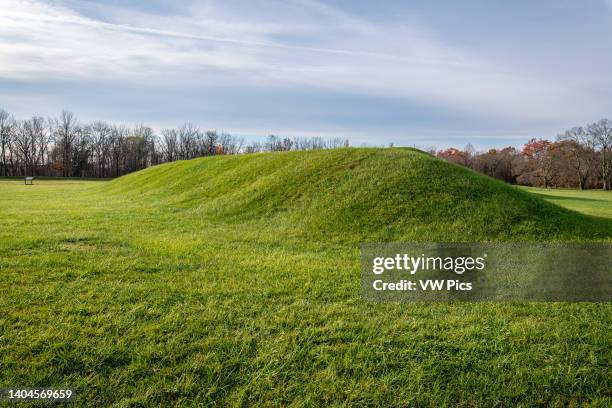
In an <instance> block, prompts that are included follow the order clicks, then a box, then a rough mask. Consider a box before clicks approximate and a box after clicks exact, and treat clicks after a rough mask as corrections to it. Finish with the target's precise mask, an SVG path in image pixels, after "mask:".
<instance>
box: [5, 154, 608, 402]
mask: <svg viewBox="0 0 612 408" xmlns="http://www.w3.org/2000/svg"><path fill="white" fill-rule="evenodd" d="M540 192H541V191H540ZM574 193H576V194H578V193H580V196H576V197H574V198H573V199H572V200H566V199H562V198H559V197H555V196H547V195H546V194H541V195H540V196H536V195H534V194H532V193H529V192H526V191H522V190H520V189H516V188H513V187H509V186H507V185H504V184H502V183H500V182H497V181H495V180H492V179H489V178H486V177H483V176H481V175H478V174H475V173H473V172H471V171H468V170H465V169H463V168H459V167H456V166H452V165H450V164H448V163H445V162H442V161H439V160H436V159H434V158H432V157H431V156H429V155H427V154H424V153H421V152H417V151H413V150H406V149H393V150H389V149H385V150H382V149H346V150H333V151H318V152H289V153H275V154H256V155H246V156H235V157H211V158H204V159H197V160H191V161H186V162H177V163H170V164H165V165H162V166H158V167H153V168H150V169H147V170H144V171H142V172H139V173H135V174H131V175H128V176H126V177H122V178H120V179H117V180H114V181H79V180H40V181H38V182H37V183H35V185H34V186H24V185H23V182H22V181H18V180H17V181H16V180H1V179H0V210H1V214H2V216H1V217H0V386H4V387H6V386H19V387H26V386H29V387H56V388H57V387H66V386H71V387H75V388H76V393H77V398H76V400H75V401H74V403H73V406H77V407H89V406H104V407H106V406H116V407H149V406H164V407H167V406H172V407H201V406H279V405H280V406H296V407H298V406H385V407H386V406H389V407H393V406H396V407H405V406H435V407H441V406H449V407H450V406H452V407H457V406H459V407H461V406H463V407H471V406H585V405H588V406H610V402H611V400H610V389H611V384H610V375H609V367H610V350H612V341H611V338H610V335H609V328H610V325H611V324H612V320H611V319H612V313H610V312H611V307H612V306H611V305H610V304H609V303H579V304H578V303H573V304H572V303H470V302H450V303H393V302H389V303H375V302H367V301H365V300H363V299H362V298H361V296H360V256H359V255H360V254H359V243H361V242H367V241H501V240H508V241H518V240H521V241H522V240H551V241H552V240H568V241H579V240H610V238H611V234H612V224H611V222H612V218H609V217H608V212H607V207H609V203H610V202H612V201H610V198H609V197H608V196H604V195H602V196H594V195H588V194H584V193H581V192H574ZM560 194H561V193H558V194H557V195H560ZM545 200H551V201H555V200H556V201H555V202H559V203H560V204H562V205H565V204H570V203H571V204H572V205H573V206H576V208H582V207H588V210H589V211H588V212H589V213H590V214H591V215H588V216H587V215H582V214H580V213H579V212H574V211H570V210H567V209H563V208H562V207H560V206H557V205H554V204H553V203H549V202H548V201H545ZM606 200H608V201H606ZM585 212H586V211H585ZM596 217H600V218H596Z"/></svg>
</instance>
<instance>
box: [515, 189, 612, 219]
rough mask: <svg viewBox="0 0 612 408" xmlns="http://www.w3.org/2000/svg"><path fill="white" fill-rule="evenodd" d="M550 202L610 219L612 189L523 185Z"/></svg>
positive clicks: (611, 214) (611, 212) (611, 217)
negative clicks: (549, 187) (552, 187)
mask: <svg viewBox="0 0 612 408" xmlns="http://www.w3.org/2000/svg"><path fill="white" fill-rule="evenodd" d="M524 189H525V190H527V191H529V192H530V193H533V194H536V195H537V196H538V197H541V198H543V199H545V200H546V201H549V202H551V203H554V204H557V205H560V206H562V207H565V208H569V209H570V210H574V211H578V212H581V213H583V214H588V215H594V216H597V217H605V218H610V219H612V191H603V190H582V191H581V190H570V189H561V188H555V189H544V188H533V187H524Z"/></svg>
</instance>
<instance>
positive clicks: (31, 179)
mask: <svg viewBox="0 0 612 408" xmlns="http://www.w3.org/2000/svg"><path fill="white" fill-rule="evenodd" d="M28 181H29V182H30V185H31V186H33V185H34V177H26V178H25V185H26V186H27V185H28Z"/></svg>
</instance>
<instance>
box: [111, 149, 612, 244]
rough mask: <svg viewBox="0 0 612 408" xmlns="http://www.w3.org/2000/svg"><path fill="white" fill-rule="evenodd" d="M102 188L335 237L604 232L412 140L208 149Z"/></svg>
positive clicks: (529, 236) (606, 233) (583, 235)
mask: <svg viewBox="0 0 612 408" xmlns="http://www.w3.org/2000/svg"><path fill="white" fill-rule="evenodd" d="M103 188H106V189H108V191H109V192H111V193H117V194H131V195H135V196H136V197H135V199H139V200H152V202H156V203H158V205H160V206H161V207H162V208H164V207H165V208H172V209H173V211H182V210H184V211H187V212H189V214H191V215H192V216H194V217H198V218H200V219H201V218H205V219H211V220H217V221H222V222H228V223H240V222H250V223H264V224H265V225H266V226H270V227H277V228H281V229H285V230H291V231H292V233H294V234H300V235H303V234H305V235H307V236H309V237H312V238H331V239H334V240H342V241H347V240H348V241H353V240H354V241H359V242H364V241H370V242H371V241H377V240H379V241H380V240H385V241H407V240H410V241H529V240H544V241H556V240H565V241H576V240H609V239H611V237H612V225H610V222H609V220H606V219H600V218H596V217H588V216H584V215H581V214H578V213H574V212H572V211H569V210H566V209H563V208H561V207H558V206H555V205H553V204H550V203H547V202H546V201H544V200H542V199H540V198H538V197H535V196H534V195H532V194H530V193H527V192H525V191H522V190H520V189H518V188H515V187H513V186H510V185H507V184H505V183H502V182H500V181H497V180H495V179H492V178H489V177H486V176H483V175H481V174H478V173H475V172H473V171H471V170H469V169H465V168H462V167H460V166H456V165H453V164H450V163H447V162H444V161H442V160H439V159H436V158H434V157H432V156H431V155H429V154H427V153H424V152H421V151H418V150H414V149H338V150H322V151H311V152H283V153H260V154H250V155H241V156H216V157H208V158H200V159H194V160H189V161H179V162H173V163H168V164H163V165H160V166H155V167H151V168H148V169H146V170H143V171H140V172H137V173H132V174H130V175H127V176H124V177H121V178H119V179H117V180H115V181H113V182H111V183H109V184H108V185H107V186H105V187H103Z"/></svg>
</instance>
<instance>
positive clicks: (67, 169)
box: [55, 110, 78, 177]
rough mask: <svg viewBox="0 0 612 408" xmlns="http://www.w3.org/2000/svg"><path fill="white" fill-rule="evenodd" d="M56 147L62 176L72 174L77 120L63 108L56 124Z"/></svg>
mask: <svg viewBox="0 0 612 408" xmlns="http://www.w3.org/2000/svg"><path fill="white" fill-rule="evenodd" d="M55 132H56V136H55V141H56V148H57V149H58V151H59V156H60V157H61V170H62V176H64V177H70V176H72V155H73V149H74V142H75V140H76V138H77V136H78V124H77V120H76V118H75V117H74V115H73V114H72V112H68V111H65V110H63V111H62V113H61V114H60V118H59V120H58V121H57V125H56V129H55Z"/></svg>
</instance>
